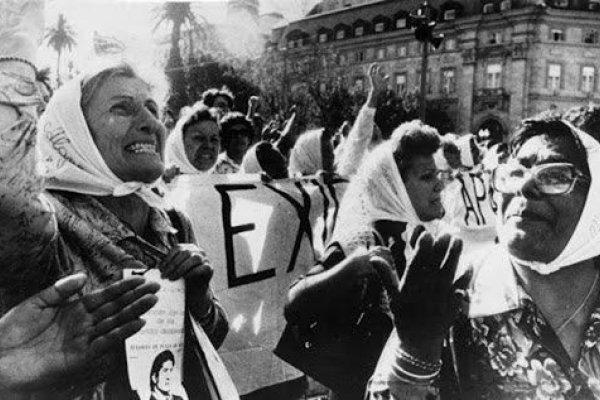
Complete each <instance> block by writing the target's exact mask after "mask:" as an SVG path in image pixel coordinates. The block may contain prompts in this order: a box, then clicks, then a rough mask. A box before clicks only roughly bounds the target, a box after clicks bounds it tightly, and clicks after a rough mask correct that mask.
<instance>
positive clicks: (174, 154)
mask: <svg viewBox="0 0 600 400" xmlns="http://www.w3.org/2000/svg"><path fill="white" fill-rule="evenodd" d="M187 121H188V119H187V118H185V117H183V118H179V121H177V124H175V127H174V128H173V130H172V131H171V133H170V134H169V137H168V138H167V142H166V144H165V164H166V165H167V166H168V167H172V166H173V165H175V166H177V167H179V171H180V172H181V173H182V174H206V173H208V171H200V170H199V169H198V168H196V167H194V165H193V164H192V163H191V162H190V160H189V159H188V157H187V154H185V145H184V143H183V125H184V124H185V123H186V122H187Z"/></svg>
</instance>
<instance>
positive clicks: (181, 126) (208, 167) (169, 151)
mask: <svg viewBox="0 0 600 400" xmlns="http://www.w3.org/2000/svg"><path fill="white" fill-rule="evenodd" d="M220 150H221V129H220V127H219V124H218V120H217V114H216V111H215V110H213V109H210V108H208V107H206V106H204V105H202V104H201V103H200V104H199V105H194V107H192V108H191V109H190V110H189V111H187V112H185V113H183V114H182V116H181V117H180V118H179V120H178V121H177V124H176V125H175V128H173V131H172V132H171V134H170V135H169V137H168V138H167V143H166V145H165V164H166V165H167V167H168V168H173V167H175V168H176V169H177V173H178V174H193V175H197V174H206V173H212V172H213V167H214V165H215V163H216V162H217V158H218V156H219V152H220Z"/></svg>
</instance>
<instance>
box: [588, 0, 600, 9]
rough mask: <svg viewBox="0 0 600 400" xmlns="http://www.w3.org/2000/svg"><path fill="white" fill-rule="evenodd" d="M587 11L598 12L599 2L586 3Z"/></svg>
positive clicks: (599, 0)
mask: <svg viewBox="0 0 600 400" xmlns="http://www.w3.org/2000/svg"><path fill="white" fill-rule="evenodd" d="M588 10H590V11H600V0H590V2H589V3H588Z"/></svg>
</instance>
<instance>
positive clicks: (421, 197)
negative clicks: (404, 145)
mask: <svg viewBox="0 0 600 400" xmlns="http://www.w3.org/2000/svg"><path fill="white" fill-rule="evenodd" d="M404 175H405V176H404V185H405V186H406V191H407V192H408V197H409V198H410V202H411V203H412V205H413V208H414V209H415V211H416V213H417V216H418V217H419V219H420V220H421V221H424V222H427V221H433V220H434V219H439V218H442V217H443V216H444V206H443V205H442V190H443V189H444V184H443V182H442V181H441V180H440V179H439V177H438V169H437V166H436V164H435V161H434V158H433V155H431V156H416V157H414V158H413V159H412V162H411V165H410V167H409V168H408V169H407V170H406V173H405V174H404Z"/></svg>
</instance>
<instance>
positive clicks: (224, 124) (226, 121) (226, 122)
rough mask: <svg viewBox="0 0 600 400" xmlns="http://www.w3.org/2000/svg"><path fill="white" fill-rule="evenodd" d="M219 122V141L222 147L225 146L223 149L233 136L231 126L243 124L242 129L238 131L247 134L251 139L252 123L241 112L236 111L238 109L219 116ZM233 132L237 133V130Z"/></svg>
mask: <svg viewBox="0 0 600 400" xmlns="http://www.w3.org/2000/svg"><path fill="white" fill-rule="evenodd" d="M219 124H220V125H221V143H222V144H223V148H225V149H227V147H228V146H229V142H230V141H231V138H232V137H233V134H234V132H233V131H232V130H231V128H233V127H234V126H236V125H243V126H244V130H243V131H242V132H239V133H241V134H243V135H245V136H247V137H248V139H249V140H250V141H251V140H252V137H253V136H254V130H253V129H252V124H251V123H250V121H248V119H247V118H246V116H245V115H244V114H242V113H241V112H238V111H231V112H228V113H227V114H225V115H224V116H223V118H221V121H220V122H219ZM235 133H236V134H237V133H238V132H237V131H236V132H235Z"/></svg>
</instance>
